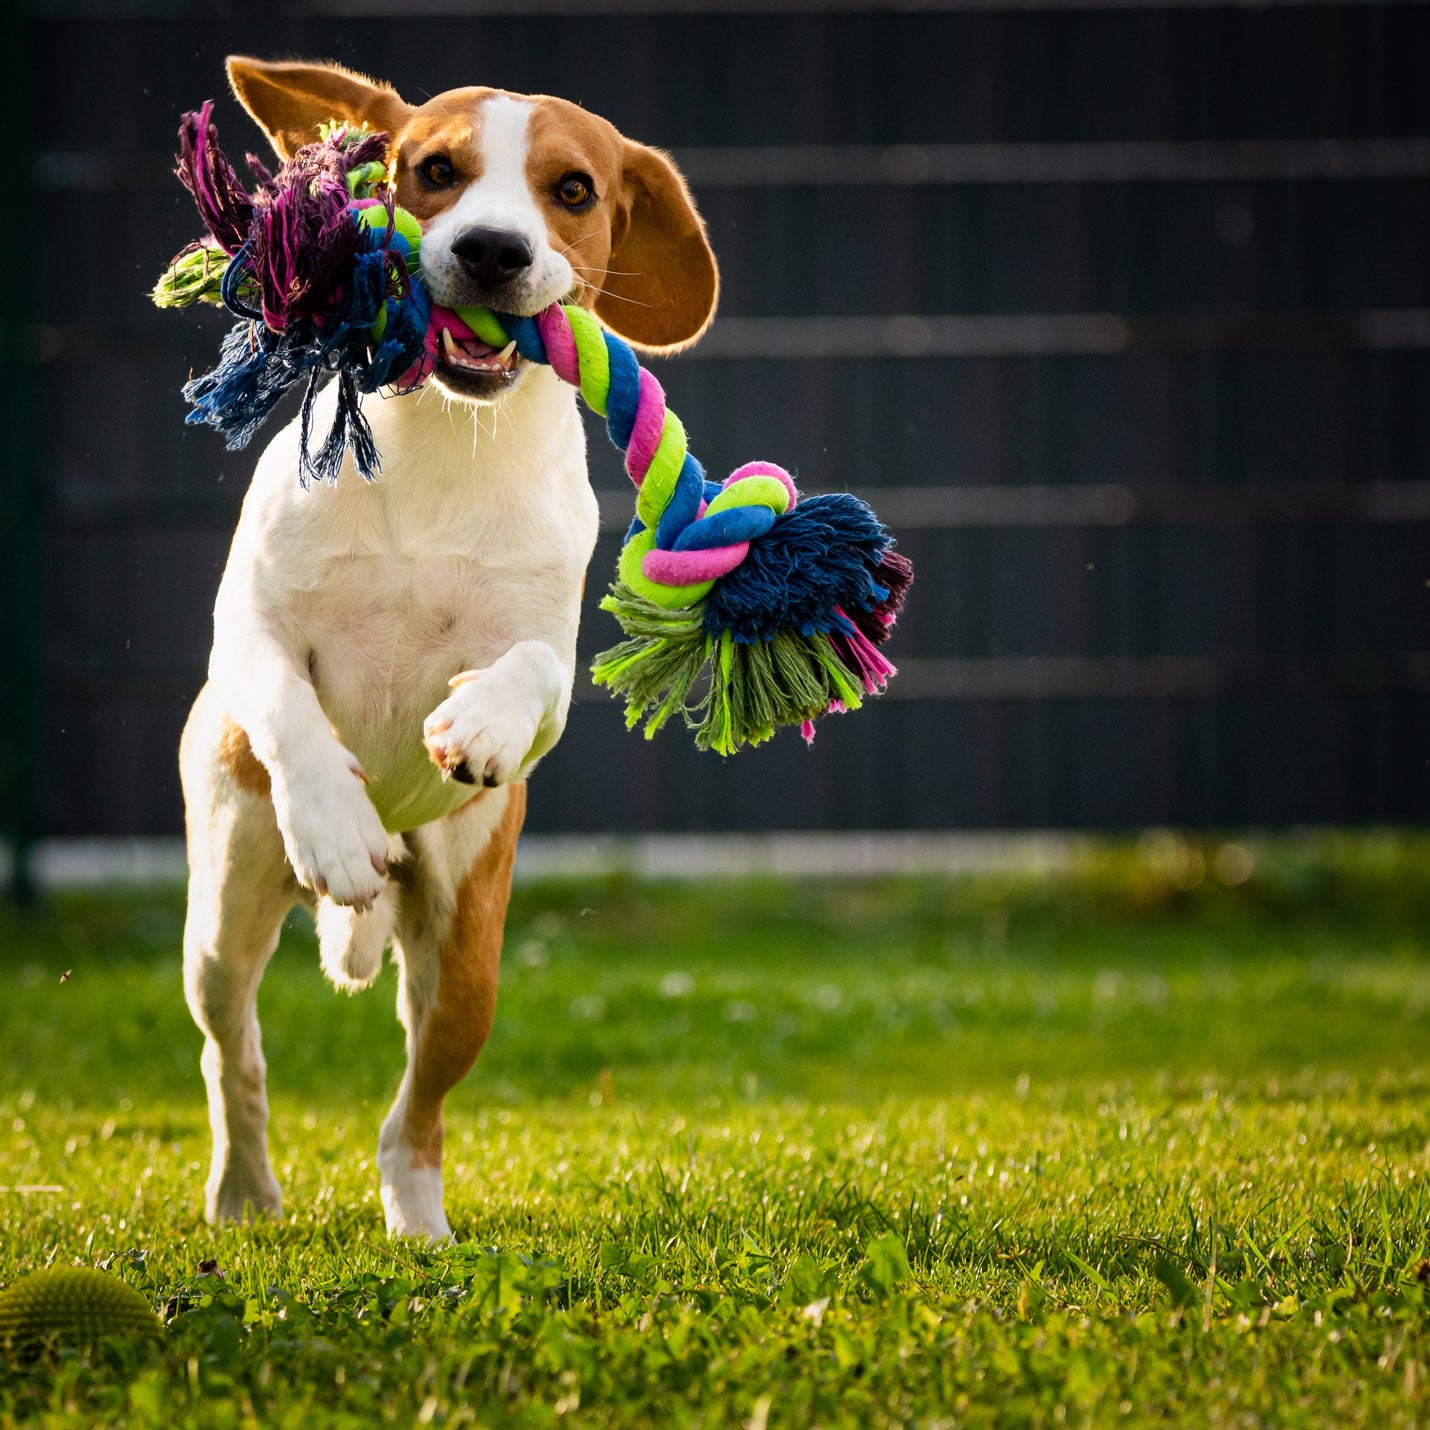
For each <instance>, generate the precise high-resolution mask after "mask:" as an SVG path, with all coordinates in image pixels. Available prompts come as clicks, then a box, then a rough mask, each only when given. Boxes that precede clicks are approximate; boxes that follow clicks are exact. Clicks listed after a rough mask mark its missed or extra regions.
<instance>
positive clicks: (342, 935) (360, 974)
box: [317, 856, 400, 993]
mask: <svg viewBox="0 0 1430 1430" xmlns="http://www.w3.org/2000/svg"><path fill="white" fill-rule="evenodd" d="M396 857H400V856H396ZM396 919H397V890H396V888H395V887H394V886H393V885H392V884H391V883H390V882H389V883H387V884H384V885H383V888H382V892H381V893H380V894H378V896H377V898H376V900H374V902H373V905H372V907H371V908H370V909H355V908H352V907H351V906H349V905H343V904H335V903H334V902H333V901H332V900H331V899H319V900H318V916H317V923H318V952H319V954H320V956H321V958H322V962H323V972H324V973H326V974H327V975H328V978H329V980H330V981H331V983H332V985H333V987H334V988H337V989H340V990H341V991H342V992H344V993H357V992H360V991H361V990H362V989H364V988H366V987H367V986H368V985H369V984H370V983H371V982H372V981H373V979H375V978H376V977H377V975H378V974H379V973H380V972H381V971H382V955H383V954H384V953H386V952H387V946H388V944H389V943H391V942H392V933H393V928H394V925H395V923H396Z"/></svg>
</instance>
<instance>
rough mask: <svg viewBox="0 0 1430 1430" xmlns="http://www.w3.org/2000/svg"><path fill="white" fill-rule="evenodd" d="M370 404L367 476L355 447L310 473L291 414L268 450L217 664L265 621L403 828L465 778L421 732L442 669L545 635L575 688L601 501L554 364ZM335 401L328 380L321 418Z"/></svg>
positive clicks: (459, 791) (450, 795) (441, 805)
mask: <svg viewBox="0 0 1430 1430" xmlns="http://www.w3.org/2000/svg"><path fill="white" fill-rule="evenodd" d="M365 410H366V412H367V415H368V416H369V418H370V420H371V422H372V426H373V433H374V436H375V438H376V440H377V444H378V448H379V451H380V452H381V453H382V459H383V471H382V475H381V477H380V478H379V479H378V480H377V481H376V482H373V483H365V482H363V480H362V479H361V478H360V477H358V476H357V475H356V473H355V472H353V471H352V469H351V467H350V466H349V467H347V468H345V470H344V472H343V475H342V477H341V479H340V481H339V482H338V484H337V485H336V486H315V487H312V488H310V489H309V490H307V491H303V490H302V489H301V488H300V487H299V485H298V478H297V443H298V434H297V431H296V424H295V425H291V426H290V427H288V428H287V429H285V430H284V431H283V432H281V433H280V434H279V435H278V436H277V437H276V438H275V439H274V441H273V442H272V444H271V445H270V446H269V448H268V449H267V451H266V452H265V453H264V455H263V457H262V459H261V460H260V462H259V464H258V469H257V472H256V474H255V477H254V482H253V486H252V489H251V490H250V492H249V495H248V497H247V499H246V501H245V503H244V511H243V516H242V518H241V520H240V523H239V528H238V532H237V534H236V536H235V540H234V546H233V551H232V554H231V556H230V560H229V565H228V569H227V570H226V571H225V574H224V580H223V584H222V587H221V589H220V592H219V598H218V603H217V606H216V609H215V647H214V658H213V663H212V665H211V671H210V674H211V677H212V678H213V679H214V680H215V681H216V682H218V683H219V684H220V685H221V686H222V685H228V686H229V687H230V688H231V687H232V685H233V684H234V676H235V675H236V674H237V673H238V672H239V671H241V670H242V667H243V665H244V660H243V657H242V654H241V648H242V646H243V644H244V643H245V642H246V641H250V640H252V639H255V638H272V639H276V641H277V643H278V645H279V646H280V647H281V649H282V651H283V652H284V653H285V654H286V656H287V658H288V659H289V660H291V661H292V662H294V664H295V666H296V668H297V669H298V671H299V673H300V675H301V674H306V676H307V678H308V679H309V680H311V684H312V688H313V690H314V691H315V692H316V694H317V698H318V702H319V704H320V706H321V709H322V713H323V715H324V716H326V719H327V721H328V723H329V724H330V726H331V728H332V731H333V733H335V734H336V735H337V737H338V739H339V740H340V741H341V742H342V743H343V745H345V746H346V747H347V748H348V749H349V750H350V751H351V752H352V753H353V754H354V755H356V756H357V758H358V759H359V760H360V761H361V763H362V765H363V766H364V767H365V769H366V771H367V773H368V775H369V776H370V777H371V783H370V785H369V787H368V795H369V798H371V799H372V801H373V804H374V805H375V806H376V808H377V810H378V813H379V814H380V815H381V817H382V820H383V823H384V824H385V825H386V827H387V828H388V829H389V830H393V831H397V830H404V829H411V828H413V827H415V826H416V825H418V824H422V823H425V822H427V821H429V820H431V819H434V818H437V817H439V816H440V815H442V814H445V813H447V812H449V811H450V810H452V809H454V808H456V807H457V806H458V805H460V804H461V803H462V802H463V801H464V800H465V799H467V798H468V797H469V796H470V794H471V787H470V786H466V785H463V784H459V783H455V782H449V781H443V780H442V779H441V777H440V775H439V773H438V771H437V769H436V767H435V766H434V765H433V764H432V762H431V759H430V758H429V757H428V753H427V750H426V749H425V748H424V745H423V734H422V722H423V718H424V717H425V716H426V715H427V714H428V713H429V712H430V711H432V710H433V709H434V707H436V706H437V705H438V704H439V703H440V702H441V700H442V699H443V698H444V696H446V695H447V693H448V689H447V683H448V681H449V680H450V679H451V677H452V676H454V675H456V674H457V673H458V672H460V671H464V670H468V669H478V668H483V667H486V666H489V665H491V664H492V662H494V661H496V660H497V659H498V658H499V657H501V656H502V655H503V654H504V653H505V652H507V651H508V650H510V649H511V647H512V646H514V645H516V644H517V643H519V642H522V641H540V642H544V643H545V644H547V645H549V646H550V647H551V648H552V649H553V650H554V651H555V652H556V655H557V656H558V658H559V660H560V662H561V665H562V666H563V667H564V669H565V671H566V673H567V682H566V691H565V698H566V699H569V696H570V687H571V679H572V677H573V676H574V667H575V649H576V628H577V622H578V619H579V608H580V591H581V583H582V578H583V574H584V572H585V569H586V566H587V563H588V562H589V560H590V556H591V552H592V549H593V547H594V545H595V539H596V530H597V509H596V501H595V497H594V495H593V493H592V491H591V488H590V484H589V482H588V480H587V476H586V461H585V437H584V430H583V428H582V425H581V421H580V417H579V414H578V413H577V411H576V408H575V402H574V394H573V393H572V392H571V390H570V389H569V388H566V387H564V386H563V385H562V384H561V383H560V382H559V381H558V380H557V378H556V377H555V375H554V374H553V373H551V372H550V370H549V369H546V368H535V369H531V370H528V371H527V372H526V373H525V374H524V376H523V378H522V381H521V384H520V386H519V387H518V389H517V390H516V391H515V392H513V393H511V394H510V395H509V396H508V398H507V399H506V401H505V402H504V403H503V404H502V405H501V407H499V408H476V409H474V408H471V407H468V406H465V405H448V404H445V403H444V401H443V398H442V396H441V394H440V392H439V391H437V390H436V389H433V388H430V387H429V388H428V389H426V390H424V391H423V392H422V393H420V394H416V395H410V396H406V397H399V398H391V399H388V400H385V401H384V400H380V399H368V401H367V406H366V409H365ZM331 414H332V401H331V398H328V399H327V400H326V401H324V400H320V401H319V403H318V410H317V412H316V414H315V419H314V430H315V432H317V433H320V434H321V433H322V432H324V431H325V430H326V423H327V422H328V421H330V420H331ZM235 702H236V704H237V705H238V706H239V707H240V708H239V709H236V710H235V715H236V718H238V719H239V722H240V723H241V724H244V726H245V728H248V729H249V730H250V735H251V736H253V735H254V731H253V730H252V728H251V727H250V725H249V723H248V722H247V721H246V720H245V719H244V712H243V710H242V709H241V706H242V704H243V699H242V695H241V694H237V695H236V696H235ZM563 718H564V710H563ZM254 745H255V749H257V750H258V751H259V754H260V758H264V757H265V755H267V757H269V758H276V759H281V758H282V757H283V756H282V751H281V750H278V749H271V750H269V751H267V752H265V751H264V750H263V748H262V746H261V744H260V740H259V738H255V739H254Z"/></svg>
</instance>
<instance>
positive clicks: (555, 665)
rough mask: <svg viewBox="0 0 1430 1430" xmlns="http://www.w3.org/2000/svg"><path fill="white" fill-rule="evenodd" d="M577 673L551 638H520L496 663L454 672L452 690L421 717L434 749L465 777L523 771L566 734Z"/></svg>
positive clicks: (494, 778) (504, 780)
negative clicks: (560, 653) (434, 707)
mask: <svg viewBox="0 0 1430 1430" xmlns="http://www.w3.org/2000/svg"><path fill="white" fill-rule="evenodd" d="M573 678H574V669H573V666H572V664H571V663H570V662H567V661H563V660H562V658H561V657H560V656H559V655H558V654H557V653H556V650H555V649H554V648H553V647H552V646H551V645H549V644H548V643H547V642H546V641H541V640H526V641H518V642H517V643H516V644H515V645H514V646H512V647H511V649H510V650H508V651H507V652H506V654H505V655H503V656H501V657H500V658H499V659H497V660H496V661H494V662H493V663H492V664H491V665H489V666H486V667H485V668H483V669H481V670H464V671H463V672H462V673H461V674H460V675H457V676H454V677H453V678H452V680H451V682H450V683H451V685H452V687H453V689H452V694H451V695H449V696H448V697H447V699H445V700H444V701H443V702H442V703H441V704H440V705H439V706H438V707H437V708H436V709H435V710H434V711H433V712H432V713H431V714H430V715H429V716H428V717H427V719H426V720H425V721H424V722H423V725H422V735H423V739H424V741H425V742H426V745H427V751H428V753H429V754H430V755H431V756H432V759H433V760H434V761H435V762H436V764H437V766H438V768H439V769H441V770H442V771H443V773H444V774H447V775H450V776H451V777H452V778H453V779H457V780H461V781H462V782H463V783H465V784H482V785H488V786H491V785H504V784H509V783H510V782H511V781H513V780H519V779H525V778H526V775H527V773H528V772H529V771H530V769H531V767H532V766H533V765H535V764H536V762H537V761H538V760H539V759H540V758H541V757H542V755H544V754H545V753H546V752H547V751H548V750H549V749H550V748H551V747H552V746H553V745H554V744H555V743H556V742H557V740H559V739H560V738H561V732H562V730H563V729H564V728H565V726H566V711H567V708H568V707H569V706H570V703H571V685H572V681H573Z"/></svg>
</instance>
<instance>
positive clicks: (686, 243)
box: [595, 139, 720, 353]
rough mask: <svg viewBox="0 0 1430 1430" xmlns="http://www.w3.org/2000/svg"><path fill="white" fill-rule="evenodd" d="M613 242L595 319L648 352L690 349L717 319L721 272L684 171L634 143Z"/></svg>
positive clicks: (627, 157)
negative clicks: (712, 321)
mask: <svg viewBox="0 0 1430 1430" xmlns="http://www.w3.org/2000/svg"><path fill="white" fill-rule="evenodd" d="M612 237H613V243H612V247H611V260H610V263H609V265H608V272H607V273H606V276H605V277H604V278H603V279H602V282H601V286H602V288H603V289H604V290H605V291H604V292H603V293H601V294H600V295H599V296H598V297H597V299H596V304H595V308H596V314H597V316H598V317H599V318H600V319H601V321H602V322H603V323H604V324H605V325H606V326H607V327H608V328H610V330H611V331H612V332H613V333H616V334H617V335H618V336H620V337H623V338H625V339H626V341H627V342H629V343H631V344H632V345H633V346H635V347H639V348H643V349H644V350H645V351H647V352H656V353H661V352H679V351H680V349H681V348H687V347H689V346H690V345H691V343H693V342H695V340H696V339H697V338H699V337H700V335H701V334H702V333H703V332H704V331H705V329H706V328H708V327H709V326H710V320H711V319H712V318H713V317H714V316H715V304H716V301H717V300H718V298H719V296H720V270H719V269H718V268H717V267H716V266H715V255H714V254H713V253H712V252H711V251H710V242H709V240H708V239H707V238H706V236H705V224H704V222H703V221H702V220H701V217H700V215H699V213H697V212H696V208H695V201H694V200H693V199H692V198H691V197H690V190H689V189H687V188H686V187H685V180H684V179H682V178H681V176H680V171H679V170H678V169H677V168H676V167H675V165H674V164H672V163H671V161H670V160H669V159H668V158H667V157H666V156H665V155H664V154H662V153H661V152H660V151H659V150H656V149H649V148H647V147H646V146H645V145H644V144H637V143H634V142H633V141H632V140H629V139H628V140H626V141H625V156H624V173H623V176H622V193H621V198H620V202H619V205H618V209H617V214H616V228H615V232H614V234H613V236H612Z"/></svg>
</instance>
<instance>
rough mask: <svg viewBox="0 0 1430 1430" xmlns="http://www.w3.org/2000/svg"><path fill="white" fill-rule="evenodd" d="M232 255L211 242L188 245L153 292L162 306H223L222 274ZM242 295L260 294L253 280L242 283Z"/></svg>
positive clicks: (255, 295)
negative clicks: (200, 304)
mask: <svg viewBox="0 0 1430 1430" xmlns="http://www.w3.org/2000/svg"><path fill="white" fill-rule="evenodd" d="M228 265H229V256H228V254H226V253H225V252H224V251H223V249H221V248H219V247H218V246H217V245H216V244H212V243H195V244H193V245H191V246H190V247H188V248H186V249H185V250H184V251H183V252H182V253H181V254H179V256H178V257H177V258H176V259H175V260H174V261H173V262H172V263H171V264H170V265H169V266H168V267H167V268H166V269H165V270H164V271H163V272H162V273H161V274H160V275H159V281H158V282H157V283H156V284H155V285H154V292H153V294H152V295H151V296H152V297H153V299H154V302H155V304H156V305H157V306H158V307H160V308H192V307H193V305H194V304H195V303H213V304H215V305H217V306H218V307H220V308H221V307H223V293H222V291H221V289H222V287H223V275H224V272H225V270H226V269H227V268H228ZM238 291H239V296H240V297H244V298H247V297H249V296H251V297H253V298H254V299H255V300H256V299H257V296H258V289H257V286H256V285H255V284H253V283H252V282H248V283H242V284H240V285H239V289H238Z"/></svg>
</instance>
